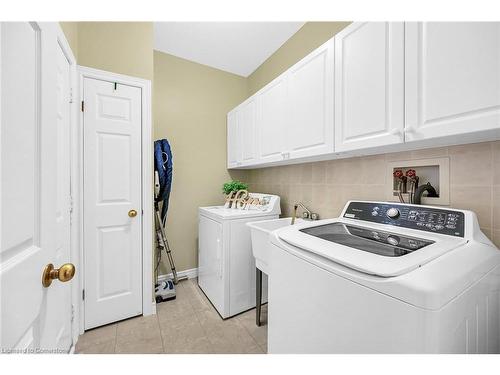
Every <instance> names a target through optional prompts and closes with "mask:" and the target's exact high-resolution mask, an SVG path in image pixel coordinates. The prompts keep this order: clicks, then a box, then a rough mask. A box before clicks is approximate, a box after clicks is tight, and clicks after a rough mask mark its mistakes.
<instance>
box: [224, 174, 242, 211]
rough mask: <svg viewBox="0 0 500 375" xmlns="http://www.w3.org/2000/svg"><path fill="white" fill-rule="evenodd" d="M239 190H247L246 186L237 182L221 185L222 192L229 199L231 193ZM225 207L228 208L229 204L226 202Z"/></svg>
mask: <svg viewBox="0 0 500 375" xmlns="http://www.w3.org/2000/svg"><path fill="white" fill-rule="evenodd" d="M240 190H248V185H247V184H245V183H243V182H241V181H238V180H233V181H229V182H226V183H225V184H224V185H222V192H223V193H224V194H225V195H226V197H227V198H229V197H230V195H231V194H232V193H234V192H237V191H240ZM225 206H226V207H230V202H228V201H226V204H225Z"/></svg>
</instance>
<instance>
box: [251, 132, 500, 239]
mask: <svg viewBox="0 0 500 375" xmlns="http://www.w3.org/2000/svg"><path fill="white" fill-rule="evenodd" d="M428 157H449V158H450V206H451V207H454V208H462V209H468V210H472V211H474V212H476V214H477V215H478V219H479V224H480V226H481V228H482V230H483V232H484V233H485V234H486V235H487V236H488V237H489V238H490V239H492V240H493V241H494V242H495V243H496V245H497V246H499V247H500V141H497V142H486V143H476V144H469V145H462V146H453V147H443V148H436V149H430V150H419V151H412V152H407V153H404V152H401V153H393V154H385V155H376V156H366V157H359V158H350V159H341V160H331V161H324V162H316V163H307V164H298V165H291V166H282V167H272V168H264V169H255V170H252V171H251V172H250V173H249V174H248V175H247V176H246V181H247V182H250V188H251V190H252V191H257V192H266V193H271V194H278V195H280V196H281V199H282V211H283V215H285V216H289V215H290V214H291V209H292V206H293V204H294V203H295V202H303V203H304V204H305V205H306V206H307V207H309V208H310V209H311V210H313V211H315V212H317V213H319V214H320V216H321V217H323V218H328V217H335V216H338V215H339V214H340V212H341V209H342V207H343V206H344V204H345V203H346V202H347V201H348V200H349V199H366V200H382V201H385V200H387V199H386V191H385V182H386V178H392V176H387V162H389V161H394V160H415V159H422V158H428Z"/></svg>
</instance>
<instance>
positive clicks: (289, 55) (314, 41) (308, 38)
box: [248, 22, 350, 96]
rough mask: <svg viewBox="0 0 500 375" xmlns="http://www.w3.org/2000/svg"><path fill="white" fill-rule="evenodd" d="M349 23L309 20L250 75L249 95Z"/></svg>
mask: <svg viewBox="0 0 500 375" xmlns="http://www.w3.org/2000/svg"><path fill="white" fill-rule="evenodd" d="M349 24H350V22H307V23H306V24H305V25H304V26H302V27H301V28H300V30H299V31H297V32H296V33H295V34H294V35H293V36H292V37H291V38H290V39H288V40H287V41H286V42H285V43H284V44H283V45H282V46H281V47H280V48H279V49H278V50H277V51H276V52H275V53H274V54H272V55H271V57H269V58H268V59H267V60H266V61H265V62H264V63H263V64H262V65H261V66H260V67H258V68H257V69H256V70H255V71H254V72H253V73H252V74H251V75H250V76H249V77H248V94H249V96H250V95H253V94H255V93H256V92H257V91H258V90H259V89H261V88H262V87H263V86H265V85H266V84H268V83H269V82H271V81H272V80H273V79H274V78H276V77H277V76H279V75H280V74H281V73H283V72H284V71H285V70H287V69H288V68H289V67H291V66H292V65H293V64H295V63H296V62H298V61H299V60H300V59H302V58H303V57H304V56H306V55H308V54H309V53H310V52H312V51H313V50H315V49H316V48H318V47H319V46H320V45H322V44H323V43H325V42H326V41H327V40H328V39H331V38H332V37H333V36H334V35H335V34H337V33H338V32H339V31H340V30H342V29H343V28H344V27H346V26H347V25H349Z"/></svg>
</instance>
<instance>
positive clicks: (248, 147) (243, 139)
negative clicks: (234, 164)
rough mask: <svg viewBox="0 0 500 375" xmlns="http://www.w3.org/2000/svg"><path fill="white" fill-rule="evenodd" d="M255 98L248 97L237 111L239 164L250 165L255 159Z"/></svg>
mask: <svg viewBox="0 0 500 375" xmlns="http://www.w3.org/2000/svg"><path fill="white" fill-rule="evenodd" d="M256 107H257V105H256V100H255V98H252V99H250V100H249V101H248V102H246V103H245V104H244V105H243V107H242V108H241V110H240V111H239V118H240V120H239V121H238V122H239V125H238V126H239V128H240V131H239V135H240V145H241V165H251V164H254V163H256V161H257V150H256V129H255V125H256V109H257V108H256Z"/></svg>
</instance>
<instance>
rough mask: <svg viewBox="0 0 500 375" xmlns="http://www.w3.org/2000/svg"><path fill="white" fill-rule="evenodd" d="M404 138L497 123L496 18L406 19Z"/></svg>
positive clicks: (499, 43) (499, 31) (499, 29)
mask: <svg viewBox="0 0 500 375" xmlns="http://www.w3.org/2000/svg"><path fill="white" fill-rule="evenodd" d="M405 39H406V40H405V52H406V57H405V64H406V66H405V90H406V98H405V101H406V124H405V132H406V140H408V141H413V140H422V139H429V138H435V137H443V136H450V135H458V134H466V133H471V132H477V131H482V130H489V129H494V128H499V127H500V121H499V118H500V117H499V116H500V23H493V22H491V23H490V22H419V23H407V24H406V32H405Z"/></svg>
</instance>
